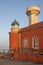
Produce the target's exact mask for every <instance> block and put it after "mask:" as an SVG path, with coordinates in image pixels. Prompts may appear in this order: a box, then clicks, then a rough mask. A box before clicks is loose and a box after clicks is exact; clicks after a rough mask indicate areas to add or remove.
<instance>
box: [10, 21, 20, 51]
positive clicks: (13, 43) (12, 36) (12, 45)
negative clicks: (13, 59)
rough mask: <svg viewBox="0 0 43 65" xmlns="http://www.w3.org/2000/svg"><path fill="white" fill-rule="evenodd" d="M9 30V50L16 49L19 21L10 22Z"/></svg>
mask: <svg viewBox="0 0 43 65" xmlns="http://www.w3.org/2000/svg"><path fill="white" fill-rule="evenodd" d="M11 25H12V27H11V32H10V33H9V36H10V37H9V38H10V50H14V49H18V31H19V23H18V22H17V21H16V20H14V21H13V22H12V24H11Z"/></svg>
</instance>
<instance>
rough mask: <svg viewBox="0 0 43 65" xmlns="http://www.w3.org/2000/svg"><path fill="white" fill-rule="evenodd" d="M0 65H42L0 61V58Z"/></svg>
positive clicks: (7, 60) (6, 60)
mask: <svg viewBox="0 0 43 65" xmlns="http://www.w3.org/2000/svg"><path fill="white" fill-rule="evenodd" d="M0 65H43V64H38V63H33V62H27V61H26V62H25V61H15V60H9V59H2V58H0Z"/></svg>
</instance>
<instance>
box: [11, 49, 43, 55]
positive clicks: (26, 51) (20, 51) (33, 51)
mask: <svg viewBox="0 0 43 65" xmlns="http://www.w3.org/2000/svg"><path fill="white" fill-rule="evenodd" d="M10 53H18V54H38V55H43V49H33V48H18V49H16V48H15V49H12V50H10Z"/></svg>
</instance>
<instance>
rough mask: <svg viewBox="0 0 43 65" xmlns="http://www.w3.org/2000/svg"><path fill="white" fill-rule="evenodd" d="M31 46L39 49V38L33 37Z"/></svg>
mask: <svg viewBox="0 0 43 65" xmlns="http://www.w3.org/2000/svg"><path fill="white" fill-rule="evenodd" d="M32 46H33V48H35V49H37V48H38V47H39V38H38V37H37V36H35V37H33V39H32Z"/></svg>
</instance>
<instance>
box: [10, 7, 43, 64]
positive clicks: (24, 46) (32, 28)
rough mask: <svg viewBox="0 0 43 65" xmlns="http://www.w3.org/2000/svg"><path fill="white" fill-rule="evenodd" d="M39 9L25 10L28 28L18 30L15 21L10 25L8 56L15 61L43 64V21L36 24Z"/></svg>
mask: <svg viewBox="0 0 43 65" xmlns="http://www.w3.org/2000/svg"><path fill="white" fill-rule="evenodd" d="M39 13H40V8H39V7H36V6H35V7H30V8H28V9H27V10H26V14H27V15H28V17H29V26H27V27H25V28H21V29H19V24H18V22H17V21H16V20H15V21H14V22H13V23H12V26H13V27H12V28H11V32H10V33H9V38H10V48H9V49H10V52H11V53H10V54H11V55H12V57H13V58H14V59H15V60H27V61H33V62H41V63H43V21H42V22H40V23H38V14H39Z"/></svg>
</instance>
